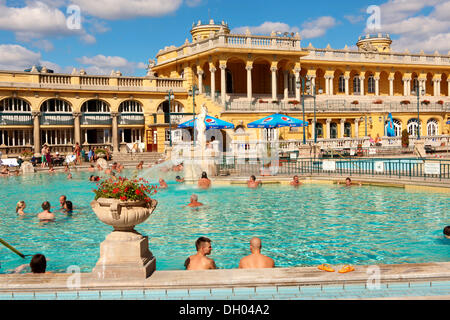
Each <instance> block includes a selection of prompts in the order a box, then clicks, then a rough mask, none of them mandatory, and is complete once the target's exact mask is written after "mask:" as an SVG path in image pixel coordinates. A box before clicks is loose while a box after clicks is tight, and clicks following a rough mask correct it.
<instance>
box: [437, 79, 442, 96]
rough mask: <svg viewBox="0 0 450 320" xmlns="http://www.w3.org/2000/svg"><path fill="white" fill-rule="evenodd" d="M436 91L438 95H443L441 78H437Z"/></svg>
mask: <svg viewBox="0 0 450 320" xmlns="http://www.w3.org/2000/svg"><path fill="white" fill-rule="evenodd" d="M436 86H437V88H436V93H437V96H438V97H440V96H441V80H436Z"/></svg>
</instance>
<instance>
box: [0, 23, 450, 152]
mask: <svg viewBox="0 0 450 320" xmlns="http://www.w3.org/2000/svg"><path fill="white" fill-rule="evenodd" d="M191 36H192V38H191V41H189V40H188V39H187V40H186V42H185V43H184V45H182V46H180V47H175V46H171V47H166V48H164V49H162V50H160V51H159V52H158V54H157V56H156V61H150V66H149V70H148V74H147V76H145V77H125V76H122V75H121V73H120V72H119V71H116V72H112V73H111V75H110V76H93V75H87V74H86V73H85V72H84V70H79V71H78V70H74V71H73V72H72V73H71V74H54V73H49V72H48V70H46V69H45V68H42V69H37V68H36V67H33V68H32V69H31V71H29V72H15V71H14V72H11V71H0V151H1V152H2V153H3V154H4V155H5V154H11V155H15V154H19V153H20V152H22V151H23V150H24V149H31V150H33V151H34V152H35V153H40V150H41V147H42V145H43V144H48V145H50V146H51V147H52V149H53V150H56V151H60V152H71V151H72V147H73V145H74V144H75V143H76V142H78V143H81V145H82V146H83V147H84V148H85V149H86V150H87V149H88V148H90V147H94V146H96V147H107V148H109V149H110V150H112V151H113V152H126V150H127V144H128V145H129V144H134V143H136V142H141V143H143V144H144V148H145V150H146V151H153V152H164V151H165V149H166V146H167V145H168V143H169V141H170V140H173V139H174V132H176V131H177V130H176V127H177V125H178V124H179V123H181V122H182V121H185V120H189V119H191V118H192V117H193V114H194V113H196V114H197V113H198V112H199V111H200V106H201V105H203V104H205V105H206V106H207V109H208V112H209V114H210V115H212V116H215V117H218V118H221V119H223V120H226V121H229V122H232V123H233V124H235V127H236V129H235V131H234V132H223V138H224V139H225V141H226V143H224V149H225V150H226V149H227V145H228V144H229V142H230V141H233V140H235V139H236V136H240V137H241V136H242V135H243V133H244V134H245V133H248V132H250V131H251V132H252V134H254V136H255V137H258V138H261V134H265V135H266V137H265V138H269V139H271V138H274V136H273V133H270V132H269V130H266V131H262V130H256V129H247V124H248V123H249V122H252V121H255V120H257V119H260V118H262V117H264V116H267V115H270V114H273V113H277V112H281V113H285V114H287V115H290V116H293V117H296V118H299V119H303V117H304V118H305V120H306V121H308V122H309V123H310V126H309V127H308V128H307V129H306V137H305V139H308V141H309V142H310V141H311V140H312V139H313V138H314V133H316V136H317V139H318V141H319V142H322V143H326V142H328V143H331V142H333V143H334V142H336V141H345V140H350V139H353V140H355V139H367V137H369V136H371V137H376V136H380V137H385V135H386V132H385V127H386V121H387V118H388V114H389V113H391V114H392V115H393V118H394V126H395V131H396V134H397V135H398V136H400V135H401V132H402V130H404V129H406V130H408V132H409V134H410V135H411V137H415V136H417V134H418V130H420V134H421V136H423V137H427V138H429V139H436V138H439V137H442V136H444V135H448V134H449V127H450V126H449V125H447V124H446V123H447V121H448V120H449V111H450V99H449V93H450V78H449V73H450V56H449V55H441V54H439V53H438V52H435V53H434V54H431V55H430V54H425V53H424V52H423V51H422V52H421V53H418V54H412V53H410V52H408V51H405V52H403V53H400V52H392V51H391V44H392V40H391V39H390V37H389V35H387V34H375V35H366V36H363V37H360V38H359V40H358V42H357V49H354V50H351V49H349V48H348V47H346V48H344V49H342V50H336V49H332V48H331V47H330V46H327V47H326V48H325V49H318V48H314V47H313V46H312V45H311V44H309V45H308V46H302V41H301V38H300V36H299V35H298V34H281V33H277V32H273V33H272V34H271V35H270V36H258V35H252V34H251V33H250V31H247V32H246V33H245V34H231V32H230V29H229V27H228V25H227V24H226V23H224V22H222V23H215V22H214V21H213V20H211V21H210V22H209V23H206V24H204V23H202V22H200V21H199V22H198V23H197V24H194V25H193V27H192V29H191ZM169 92H170V96H171V97H172V100H171V101H170V104H169V101H168V100H167V96H169ZM192 92H194V93H195V92H196V93H197V94H194V96H192ZM194 99H195V105H194ZM194 106H195V108H194ZM418 112H419V118H420V125H418V121H417V116H418ZM314 120H316V121H314ZM228 131H229V130H228ZM275 138H276V139H279V140H281V141H301V140H302V139H303V129H300V130H298V129H280V130H279V131H277V132H276V137H275ZM330 145H331V144H330ZM333 145H336V144H333Z"/></svg>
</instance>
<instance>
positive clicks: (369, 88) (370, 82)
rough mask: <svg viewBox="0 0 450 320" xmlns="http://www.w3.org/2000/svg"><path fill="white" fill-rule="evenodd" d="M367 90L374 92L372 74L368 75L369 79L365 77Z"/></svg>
mask: <svg viewBox="0 0 450 320" xmlns="http://www.w3.org/2000/svg"><path fill="white" fill-rule="evenodd" d="M367 92H368V93H375V78H374V77H373V75H371V76H369V79H367Z"/></svg>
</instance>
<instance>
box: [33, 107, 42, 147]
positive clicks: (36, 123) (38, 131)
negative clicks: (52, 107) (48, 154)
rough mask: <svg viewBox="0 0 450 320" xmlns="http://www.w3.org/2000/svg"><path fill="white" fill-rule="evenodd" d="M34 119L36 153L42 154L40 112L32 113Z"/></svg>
mask: <svg viewBox="0 0 450 320" xmlns="http://www.w3.org/2000/svg"><path fill="white" fill-rule="evenodd" d="M31 116H32V117H33V140H34V144H33V145H34V153H35V154H36V153H39V154H40V153H41V128H40V116H41V113H40V112H39V111H33V112H32V113H31Z"/></svg>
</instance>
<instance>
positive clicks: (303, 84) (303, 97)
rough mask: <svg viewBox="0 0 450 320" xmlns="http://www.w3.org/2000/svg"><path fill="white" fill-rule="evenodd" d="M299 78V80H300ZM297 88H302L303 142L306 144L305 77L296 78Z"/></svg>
mask: <svg viewBox="0 0 450 320" xmlns="http://www.w3.org/2000/svg"><path fill="white" fill-rule="evenodd" d="M300 79H302V80H301V82H300ZM308 83H311V82H310V81H308ZM295 84H296V87H297V90H298V89H300V86H301V89H302V110H303V144H306V127H305V123H306V121H305V77H303V76H301V75H300V78H299V79H297V81H296V82H295Z"/></svg>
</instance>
